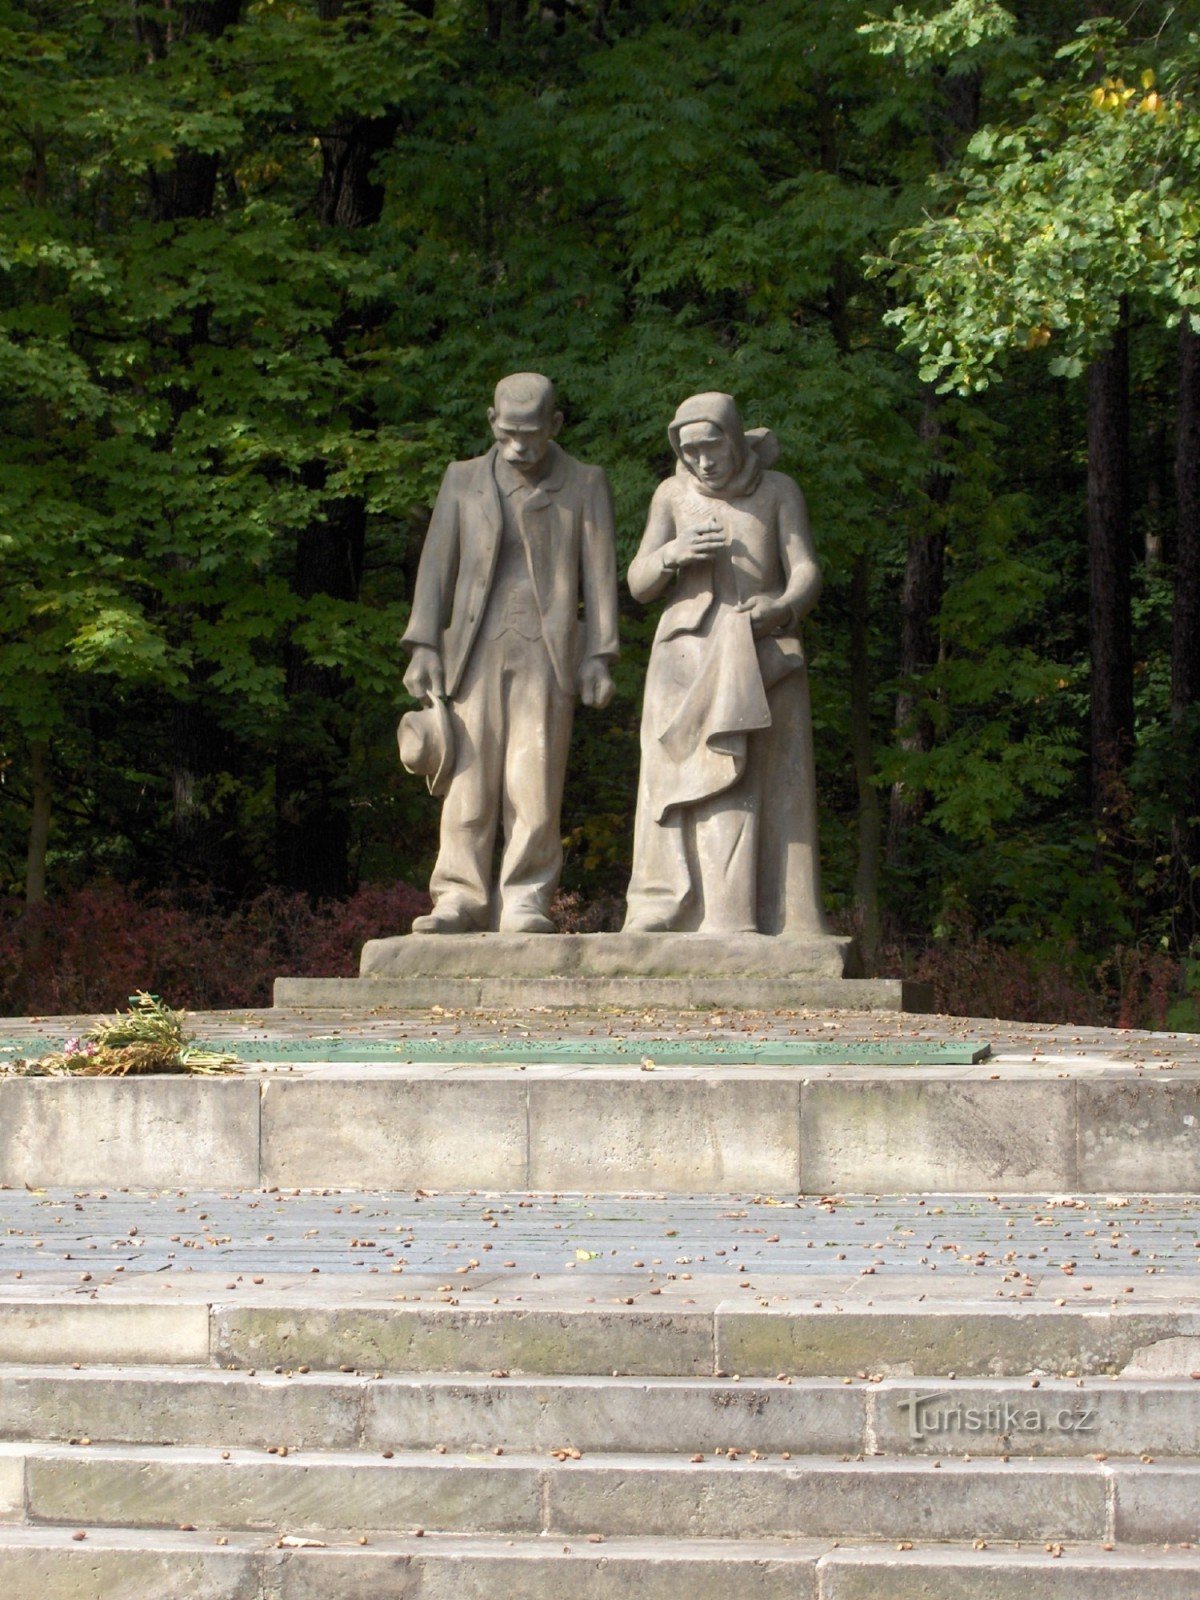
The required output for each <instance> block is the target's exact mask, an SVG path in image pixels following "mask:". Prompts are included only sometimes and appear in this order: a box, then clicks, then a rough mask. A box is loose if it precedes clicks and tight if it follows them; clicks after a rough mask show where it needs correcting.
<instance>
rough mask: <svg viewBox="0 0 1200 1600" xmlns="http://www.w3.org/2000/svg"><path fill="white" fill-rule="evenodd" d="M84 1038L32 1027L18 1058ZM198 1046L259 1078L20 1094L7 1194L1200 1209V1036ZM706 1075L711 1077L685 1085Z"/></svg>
mask: <svg viewBox="0 0 1200 1600" xmlns="http://www.w3.org/2000/svg"><path fill="white" fill-rule="evenodd" d="M86 1026H87V1019H83V1018H78V1019H69V1018H59V1019H27V1020H25V1021H18V1020H12V1021H10V1022H8V1023H7V1024H6V1025H5V1027H4V1033H5V1035H7V1040H6V1046H5V1048H6V1050H7V1054H8V1059H10V1060H11V1059H13V1058H14V1057H16V1056H18V1055H29V1056H33V1055H36V1054H37V1053H39V1052H41V1051H44V1050H46V1049H48V1048H51V1047H53V1046H54V1045H56V1044H57V1043H59V1042H60V1040H61V1038H62V1036H63V1034H64V1033H66V1032H72V1031H83V1029H84V1028H85V1027H86ZM194 1026H195V1029H196V1031H197V1033H198V1034H199V1035H200V1037H201V1038H202V1039H204V1040H206V1041H209V1042H212V1043H215V1044H220V1043H223V1042H225V1041H228V1042H229V1043H231V1044H232V1045H233V1046H234V1047H235V1048H236V1049H237V1050H238V1051H240V1052H243V1053H244V1054H245V1055H246V1056H247V1057H252V1058H254V1059H252V1060H248V1061H247V1062H246V1064H245V1066H244V1067H243V1069H242V1070H241V1071H239V1072H236V1073H232V1074H230V1075H228V1076H227V1077H222V1078H213V1079H196V1078H187V1077H146V1078H129V1079H123V1080H109V1079H63V1078H37V1077H22V1076H13V1075H11V1074H10V1075H4V1074H2V1073H0V1182H3V1183H9V1184H20V1183H28V1184H34V1185H47V1184H67V1183H77V1184H81V1185H91V1186H95V1185H106V1184H107V1185H112V1184H119V1183H125V1184H130V1185H134V1186H138V1187H142V1188H163V1187H169V1186H176V1187H178V1186H180V1185H184V1186H212V1185H213V1184H221V1185H232V1186H235V1187H246V1186H253V1185H259V1184H266V1185H272V1184H274V1185H278V1186H281V1187H300V1188H316V1189H320V1188H325V1187H340V1188H345V1187H358V1188H363V1189H371V1188H400V1187H407V1188H417V1187H421V1188H425V1189H430V1190H435V1189H468V1188H472V1187H485V1188H491V1189H536V1190H546V1191H555V1190H564V1189H588V1190H594V1191H597V1192H610V1193H614V1192H615V1193H620V1192H623V1191H627V1190H645V1191H649V1192H656V1191H661V1192H664V1193H673V1194H687V1193H692V1192H702V1193H703V1192H708V1193H718V1194H728V1193H736V1192H740V1191H745V1190H750V1191H754V1190H764V1191H773V1192H777V1191H781V1192H787V1191H792V1192H793V1193H817V1194H820V1193H828V1192H838V1191H841V1192H854V1191H872V1190H882V1191H896V1192H903V1191H909V1190H929V1191H938V1192H942V1191H945V1192H957V1193H970V1192H978V1191H980V1190H982V1191H984V1192H987V1191H990V1190H996V1191H1003V1192H1006V1193H1029V1192H1037V1191H1043V1192H1047V1193H1049V1192H1056V1191H1075V1190H1079V1191H1085V1192H1099V1193H1105V1192H1109V1191H1132V1192H1142V1193H1154V1194H1166V1193H1173V1192H1192V1191H1196V1190H1198V1189H1200V1049H1198V1048H1197V1042H1196V1037H1195V1036H1187V1035H1181V1036H1171V1035H1155V1034H1132V1033H1119V1032H1103V1031H1100V1030H1082V1029H1079V1030H1076V1029H1041V1030H1038V1029H1018V1028H1014V1027H1013V1026H1012V1025H1004V1024H998V1023H994V1022H986V1023H985V1022H980V1021H978V1020H976V1021H969V1020H966V1019H956V1018H938V1019H921V1021H920V1023H917V1022H916V1020H915V1019H899V1018H893V1019H889V1021H888V1022H886V1023H881V1020H880V1018H878V1017H877V1016H873V1015H857V1016H856V1015H852V1014H840V1015H837V1016H833V1017H831V1016H829V1015H828V1014H823V1013H812V1014H804V1013H799V1012H776V1013H759V1014H754V1013H751V1014H738V1015H737V1017H736V1018H735V1017H734V1016H733V1015H732V1014H728V1013H724V1012H714V1013H708V1014H706V1015H705V1016H704V1017H703V1018H700V1019H697V1018H694V1017H687V1016H680V1015H672V1014H664V1013H655V1012H639V1013H635V1014H632V1015H631V1014H629V1013H623V1014H601V1013H594V1014H591V1015H590V1016H588V1015H584V1016H578V1015H570V1014H566V1013H554V1012H545V1011H543V1012H524V1013H512V1014H507V1015H505V1014H501V1015H499V1016H494V1015H491V1014H485V1013H477V1012H453V1011H449V1010H446V1009H444V1008H442V1009H438V1010H431V1011H426V1012H423V1013H413V1012H408V1013H396V1012H383V1013H381V1014H379V1015H378V1016H374V1017H370V1018H363V1017H359V1016H356V1015H351V1016H345V1015H342V1014H340V1013H338V1012H329V1011H326V1012H294V1013H276V1012H264V1013H210V1014H205V1015H200V1016H197V1017H196V1018H195V1019H194ZM984 1045H987V1046H988V1054H987V1056H986V1058H983V1059H981V1057H983V1049H982V1047H983V1046H984ZM793 1053H794V1054H793ZM606 1054H610V1055H611V1057H612V1058H614V1059H615V1060H616V1061H617V1062H619V1063H623V1064H613V1060H612V1059H605V1057H606ZM413 1056H416V1057H420V1058H422V1059H419V1060H417V1061H412V1060H410V1059H409V1058H411V1057H413ZM464 1057H465V1059H463V1058H464ZM697 1058H698V1059H699V1060H701V1061H705V1060H707V1061H708V1062H710V1063H711V1064H708V1065H686V1064H682V1063H683V1062H685V1061H687V1060H689V1059H691V1060H696V1059H697ZM891 1062H907V1064H906V1065H898V1064H889V1063H891ZM789 1063H790V1064H789Z"/></svg>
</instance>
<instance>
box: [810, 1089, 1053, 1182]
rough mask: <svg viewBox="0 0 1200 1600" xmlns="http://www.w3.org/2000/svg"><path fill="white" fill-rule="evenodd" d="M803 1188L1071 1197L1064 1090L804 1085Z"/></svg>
mask: <svg viewBox="0 0 1200 1600" xmlns="http://www.w3.org/2000/svg"><path fill="white" fill-rule="evenodd" d="M800 1094H801V1100H800V1141H801V1149H800V1173H801V1186H802V1188H804V1189H806V1190H808V1191H809V1192H810V1193H811V1192H817V1191H820V1192H823V1193H856V1192H867V1193H872V1194H873V1193H879V1192H887V1191H888V1190H910V1189H916V1190H934V1191H947V1190H948V1191H951V1192H954V1191H956V1190H960V1189H963V1188H967V1187H970V1188H972V1189H975V1190H980V1189H982V1190H984V1191H989V1190H992V1189H995V1188H1002V1189H1005V1190H1007V1191H1009V1192H1018V1193H1025V1194H1029V1193H1036V1192H1037V1191H1038V1190H1041V1189H1048V1190H1053V1189H1055V1188H1066V1189H1072V1188H1074V1187H1075V1184H1074V1182H1073V1178H1074V1167H1075V1148H1074V1146H1075V1138H1074V1132H1075V1130H1074V1114H1075V1104H1074V1095H1073V1086H1072V1084H1070V1083H1069V1082H1054V1083H1043V1082H1036V1081H1034V1082H1031V1081H1023V1082H1022V1081H1013V1080H1009V1081H1008V1082H1003V1081H1002V1082H996V1083H993V1082H992V1081H990V1079H961V1080H960V1081H958V1082H953V1081H946V1080H945V1079H938V1078H926V1079H922V1078H921V1077H920V1076H917V1077H916V1078H915V1081H913V1080H910V1081H907V1082H900V1081H896V1080H893V1081H892V1082H891V1083H890V1084H889V1087H888V1092H887V1093H886V1095H881V1094H880V1093H879V1092H878V1090H877V1088H876V1086H875V1085H874V1084H873V1083H872V1082H871V1081H870V1080H865V1081H864V1080H860V1081H858V1082H854V1081H841V1082H839V1081H837V1080H836V1079H833V1080H831V1081H826V1082H807V1083H805V1084H804V1085H803V1087H802V1088H801V1091H800Z"/></svg>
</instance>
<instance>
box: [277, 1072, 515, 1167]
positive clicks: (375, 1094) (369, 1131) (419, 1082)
mask: <svg viewBox="0 0 1200 1600" xmlns="http://www.w3.org/2000/svg"><path fill="white" fill-rule="evenodd" d="M527 1119H528V1111H527V1090H526V1087H525V1085H524V1084H522V1083H521V1082H520V1081H514V1080H512V1079H510V1080H508V1081H502V1080H500V1079H497V1078H492V1079H486V1078H475V1079H473V1080H470V1079H469V1080H466V1081H456V1080H454V1079H447V1078H444V1077H443V1078H436V1077H422V1076H420V1075H418V1074H414V1075H412V1076H411V1077H410V1076H405V1075H401V1076H399V1077H391V1078H390V1079H387V1080H384V1081H380V1080H377V1079H369V1078H368V1079H362V1078H360V1079H357V1080H354V1079H351V1080H349V1081H347V1080H346V1079H344V1078H325V1079H321V1078H307V1079H300V1080H296V1081H281V1080H277V1081H275V1082H272V1083H267V1084H266V1085H264V1088H263V1098H262V1171H261V1181H262V1182H264V1183H267V1184H281V1185H299V1186H300V1187H301V1188H324V1187H327V1186H328V1185H330V1184H337V1185H346V1186H350V1187H353V1188H385V1189H396V1188H429V1189H456V1188H476V1187H480V1188H487V1189H519V1188H524V1187H525V1177H526V1169H527V1163H528V1154H527Z"/></svg>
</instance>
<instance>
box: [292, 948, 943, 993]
mask: <svg viewBox="0 0 1200 1600" xmlns="http://www.w3.org/2000/svg"><path fill="white" fill-rule="evenodd" d="M861 970H862V965H861V961H860V958H859V953H858V947H857V945H856V943H855V941H854V940H853V939H851V938H849V937H847V936H845V935H840V934H816V935H813V936H812V937H809V938H801V937H797V936H794V935H787V934H784V935H778V936H768V935H765V934H759V933H746V934H731V935H728V936H719V935H715V934H706V933H682V934H662V933H582V934H506V933H461V934H405V935H402V936H400V937H398V938H392V939H372V940H369V941H368V943H367V944H366V945H365V946H364V947H363V953H362V960H361V963H360V967H359V976H358V977H357V978H277V979H276V980H275V1004H276V1005H277V1006H317V1007H322V1006H324V1007H336V1008H338V1009H350V1010H357V1009H360V1008H361V1009H363V1010H371V1009H374V1008H376V1007H378V1006H402V1007H411V1006H430V1005H442V1006H454V1007H473V1006H498V1007H510V1006H515V1007H522V1006H555V1007H568V1008H572V1007H587V1006H616V1007H620V1008H623V1009H626V1008H636V1007H638V1006H666V1007H672V1008H676V1009H679V1010H691V1009H695V1008H698V1007H707V1006H722V1007H729V1006H737V1007H739V1008H740V1009H744V1010H778V1009H791V1008H801V1007H816V1008H822V1009H853V1010H862V1011H929V1010H932V996H931V995H930V993H929V990H928V988H927V986H926V985H924V984H913V983H905V982H902V981H901V980H898V979H894V978H873V979H867V978H862V977H860V976H859V974H860V973H861Z"/></svg>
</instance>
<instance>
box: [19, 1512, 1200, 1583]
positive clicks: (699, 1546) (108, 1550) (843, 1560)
mask: <svg viewBox="0 0 1200 1600" xmlns="http://www.w3.org/2000/svg"><path fill="white" fill-rule="evenodd" d="M77 1533H83V1534H85V1538H83V1539H78V1538H77V1537H76V1534H77ZM217 1538H220V1539H221V1540H223V1541H224V1542H223V1543H221V1544H217V1542H216V1540H217ZM0 1590H2V1591H3V1592H4V1593H5V1594H10V1595H13V1596H17V1597H19V1600H26V1597H31V1600H32V1597H34V1596H36V1597H37V1600H159V1597H161V1596H163V1595H168V1594H169V1595H171V1596H172V1597H173V1600H364V1596H370V1600H634V1597H635V1596H636V1597H637V1600H679V1597H680V1596H681V1595H685V1594H686V1595H687V1596H689V1597H690V1600H729V1596H730V1595H731V1594H736V1595H738V1596H739V1597H744V1600H930V1597H931V1596H936V1597H937V1600H1200V1553H1197V1552H1195V1551H1183V1550H1180V1551H1164V1550H1162V1549H1161V1548H1153V1547H1150V1548H1140V1549H1139V1548H1126V1549H1121V1550H1105V1549H1103V1548H1102V1547H1101V1546H1100V1545H1097V1544H1074V1543H1073V1544H1071V1545H1070V1546H1068V1547H1067V1548H1065V1549H1063V1550H1062V1552H1061V1554H1057V1555H1056V1554H1052V1553H1050V1552H1047V1551H1045V1550H1043V1549H1041V1548H1040V1547H1038V1548H1036V1549H1027V1548H1021V1549H1014V1548H1012V1547H999V1548H995V1547H990V1548H988V1549H985V1550H976V1549H974V1548H971V1547H969V1546H950V1547H931V1546H928V1545H923V1544H920V1543H914V1547H913V1548H912V1549H911V1550H904V1551H899V1550H897V1549H896V1548H895V1547H894V1546H890V1547H888V1548H887V1549H880V1548H878V1547H876V1546H867V1547H862V1546H852V1547H843V1548H837V1549H834V1548H831V1547H830V1545H829V1543H828V1541H810V1540H786V1541H784V1540H772V1541H752V1540H737V1541H733V1540H730V1541H727V1542H721V1543H714V1542H712V1541H705V1540H686V1539H677V1540H648V1539H612V1540H605V1541H604V1542H603V1543H602V1544H599V1545H594V1544H591V1543H588V1542H587V1541H583V1542H578V1541H568V1542H564V1541H560V1540H557V1539H555V1540H549V1539H520V1540H495V1539H463V1538H444V1537H439V1536H436V1535H429V1536H427V1537H425V1538H422V1539H419V1540H418V1539H412V1538H389V1537H378V1536H376V1537H373V1538H371V1539H370V1542H369V1543H368V1544H367V1545H366V1546H360V1545H358V1544H356V1543H355V1544H349V1545H328V1546H326V1547H325V1548H318V1549H312V1548H310V1549H287V1548H279V1547H278V1545H277V1544H276V1541H275V1540H274V1539H268V1538H265V1537H262V1536H260V1535H254V1534H239V1533H234V1532H226V1533H221V1534H219V1535H214V1534H213V1533H181V1532H174V1531H171V1532H168V1531H158V1530H155V1531H145V1530H139V1529H108V1528H94V1527H93V1528H79V1529H67V1528H46V1527H22V1528H5V1527H0Z"/></svg>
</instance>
